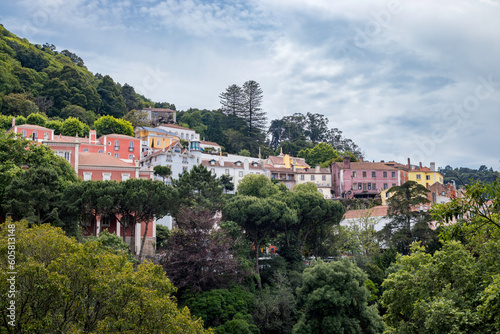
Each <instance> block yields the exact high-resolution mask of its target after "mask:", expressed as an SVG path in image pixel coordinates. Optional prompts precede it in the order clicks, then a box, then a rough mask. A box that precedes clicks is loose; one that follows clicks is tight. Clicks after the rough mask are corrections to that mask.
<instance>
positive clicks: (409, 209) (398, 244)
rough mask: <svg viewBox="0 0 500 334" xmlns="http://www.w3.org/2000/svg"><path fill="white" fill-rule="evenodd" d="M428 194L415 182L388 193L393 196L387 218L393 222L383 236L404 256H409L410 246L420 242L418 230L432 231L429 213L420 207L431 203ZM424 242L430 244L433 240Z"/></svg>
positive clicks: (407, 183)
mask: <svg viewBox="0 0 500 334" xmlns="http://www.w3.org/2000/svg"><path fill="white" fill-rule="evenodd" d="M428 192H429V190H427V188H425V187H424V186H423V185H421V184H418V183H417V182H415V181H407V182H405V183H403V184H402V185H400V186H394V187H392V188H390V189H389V190H388V193H389V194H391V195H392V196H391V197H390V198H389V199H388V205H389V209H388V211H387V216H388V218H389V219H391V221H390V222H389V223H387V224H386V226H385V227H384V228H383V230H382V236H383V238H384V239H385V241H386V242H389V243H391V244H393V245H394V247H395V248H396V249H397V250H398V251H399V252H401V253H402V254H408V253H409V251H410V244H411V243H412V242H413V241H418V240H419V235H418V234H417V233H416V232H417V229H423V230H424V231H425V230H426V229H430V228H429V227H428V226H427V223H428V221H429V218H430V215H429V213H428V212H427V211H423V210H420V206H422V205H425V204H427V203H429V200H428V199H427V193H428ZM423 241H424V242H425V243H430V242H431V241H432V238H431V240H428V239H425V240H423Z"/></svg>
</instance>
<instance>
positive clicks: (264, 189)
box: [238, 174, 279, 198]
mask: <svg viewBox="0 0 500 334" xmlns="http://www.w3.org/2000/svg"><path fill="white" fill-rule="evenodd" d="M278 192H279V188H278V186H277V185H275V184H274V183H273V182H272V181H271V180H270V179H269V178H268V177H266V176H265V175H263V174H260V175H256V174H248V175H245V177H244V178H243V179H242V180H241V182H240V183H239V184H238V195H244V196H255V197H259V198H265V197H270V196H273V195H276V194H278Z"/></svg>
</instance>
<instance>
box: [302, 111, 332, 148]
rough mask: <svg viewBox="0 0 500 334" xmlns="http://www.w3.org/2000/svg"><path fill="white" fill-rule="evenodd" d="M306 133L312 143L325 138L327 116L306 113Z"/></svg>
mask: <svg viewBox="0 0 500 334" xmlns="http://www.w3.org/2000/svg"><path fill="white" fill-rule="evenodd" d="M306 117H307V131H306V134H307V136H308V137H309V140H310V141H312V142H313V144H318V143H320V142H322V141H324V140H325V139H326V136H327V133H328V118H326V117H325V116H324V115H321V114H311V113H309V112H308V113H307V115H306Z"/></svg>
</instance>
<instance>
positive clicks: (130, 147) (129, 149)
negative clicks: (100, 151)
mask: <svg viewBox="0 0 500 334" xmlns="http://www.w3.org/2000/svg"><path fill="white" fill-rule="evenodd" d="M115 149H116V147H115ZM128 151H129V152H134V147H133V146H129V147H128Z"/></svg>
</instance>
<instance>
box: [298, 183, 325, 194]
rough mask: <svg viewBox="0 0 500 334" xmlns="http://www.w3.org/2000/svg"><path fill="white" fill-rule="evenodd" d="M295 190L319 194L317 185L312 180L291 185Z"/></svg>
mask: <svg viewBox="0 0 500 334" xmlns="http://www.w3.org/2000/svg"><path fill="white" fill-rule="evenodd" d="M293 191H295V192H306V193H311V194H319V192H318V186H317V185H316V184H314V183H312V182H306V183H300V184H297V185H296V186H294V187H293Z"/></svg>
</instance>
